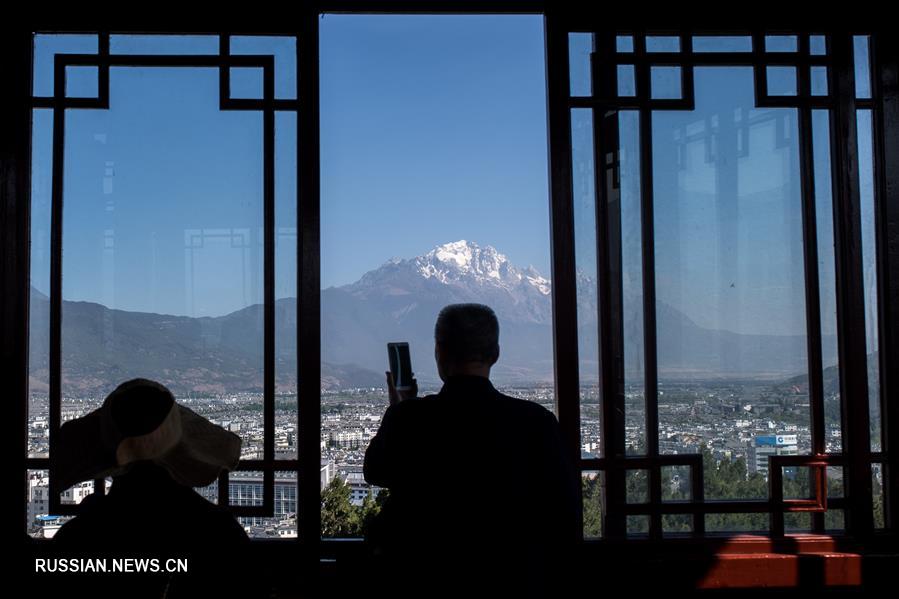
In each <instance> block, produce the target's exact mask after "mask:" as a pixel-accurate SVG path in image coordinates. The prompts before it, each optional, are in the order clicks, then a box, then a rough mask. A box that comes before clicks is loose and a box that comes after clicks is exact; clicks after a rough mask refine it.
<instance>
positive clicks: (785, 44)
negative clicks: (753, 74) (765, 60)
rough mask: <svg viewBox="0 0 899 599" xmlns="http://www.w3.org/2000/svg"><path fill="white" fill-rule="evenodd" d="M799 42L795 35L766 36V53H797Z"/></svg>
mask: <svg viewBox="0 0 899 599" xmlns="http://www.w3.org/2000/svg"><path fill="white" fill-rule="evenodd" d="M797 49H798V42H797V40H796V36H795V35H766V36H765V51H766V52H796V51H797Z"/></svg>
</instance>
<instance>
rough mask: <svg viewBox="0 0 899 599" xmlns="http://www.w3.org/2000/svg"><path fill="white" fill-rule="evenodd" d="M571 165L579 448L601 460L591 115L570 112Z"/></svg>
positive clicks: (586, 110) (579, 110)
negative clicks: (579, 413) (579, 411)
mask: <svg viewBox="0 0 899 599" xmlns="http://www.w3.org/2000/svg"><path fill="white" fill-rule="evenodd" d="M571 152H572V156H571V161H572V176H573V181H572V187H573V194H574V223H575V225H574V226H575V232H574V243H575V262H576V267H577V299H578V305H577V322H578V359H579V362H580V364H579V374H580V400H581V401H580V405H581V445H582V455H583V456H584V457H598V456H599V455H600V453H601V446H600V403H599V328H598V327H599V321H598V304H597V302H598V298H599V296H598V290H597V281H596V189H595V186H596V178H595V177H596V172H595V166H596V165H595V161H594V158H593V111H592V110H591V109H589V108H576V109H573V110H572V111H571Z"/></svg>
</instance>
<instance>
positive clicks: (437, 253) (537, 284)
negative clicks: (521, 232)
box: [413, 239, 551, 295]
mask: <svg viewBox="0 0 899 599" xmlns="http://www.w3.org/2000/svg"><path fill="white" fill-rule="evenodd" d="M413 262H414V263H415V265H416V267H417V270H418V273H419V274H420V275H421V276H423V277H425V278H426V279H430V278H434V279H436V280H438V281H440V282H441V283H444V284H449V283H451V282H455V281H461V280H463V279H474V280H475V281H476V282H480V283H489V284H492V285H496V286H499V287H504V288H508V289H511V288H512V287H517V286H519V285H521V284H522V283H524V282H525V281H527V283H528V284H530V285H531V286H532V287H534V288H535V289H537V290H538V291H539V292H540V293H541V294H543V295H549V293H550V289H551V286H550V282H549V280H548V279H545V278H544V277H542V276H540V273H538V272H537V270H536V269H534V267H533V266H531V267H529V268H527V269H526V270H524V271H522V270H520V269H518V268H516V267H515V266H513V265H512V264H511V263H510V262H509V259H508V258H507V257H506V256H505V255H504V254H501V253H499V252H498V251H497V250H496V248H494V247H493V246H489V245H487V246H483V247H481V246H479V245H478V244H477V243H475V242H473V241H466V240H464V239H461V240H459V241H453V242H450V243H444V244H443V245H439V246H437V247H436V248H434V249H433V250H431V251H430V252H428V253H427V254H425V255H423V256H419V257H418V258H415V259H414V260H413Z"/></svg>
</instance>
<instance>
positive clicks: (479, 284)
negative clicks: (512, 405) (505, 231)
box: [322, 240, 552, 381]
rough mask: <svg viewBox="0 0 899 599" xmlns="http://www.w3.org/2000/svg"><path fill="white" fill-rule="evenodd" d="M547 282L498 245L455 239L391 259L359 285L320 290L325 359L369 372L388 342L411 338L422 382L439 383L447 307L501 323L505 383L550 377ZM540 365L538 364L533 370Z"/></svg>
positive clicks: (549, 316) (323, 354) (380, 356)
mask: <svg viewBox="0 0 899 599" xmlns="http://www.w3.org/2000/svg"><path fill="white" fill-rule="evenodd" d="M551 290H552V287H551V283H550V281H549V279H547V278H546V277H544V276H543V275H542V274H541V273H540V272H538V271H537V269H535V268H534V267H533V266H529V267H527V268H519V267H518V266H516V265H514V264H512V263H511V262H510V261H509V259H508V258H507V257H506V256H505V255H504V254H502V253H500V252H499V251H497V250H496V248H494V247H492V246H489V245H486V246H481V245H479V244H477V243H475V242H473V241H466V240H460V241H455V242H452V243H445V244H443V245H439V246H437V247H435V248H433V249H431V250H430V251H429V252H427V253H425V254H422V255H420V256H416V257H413V258H406V259H401V258H393V259H391V260H388V261H387V262H386V263H384V264H383V265H381V266H380V267H379V268H377V269H375V270H372V271H370V272H367V273H366V274H364V275H363V276H362V277H361V278H360V279H359V280H358V281H356V282H355V283H351V284H349V285H344V286H342V287H332V288H329V289H325V290H323V291H322V356H323V359H325V360H328V361H333V362H336V363H355V364H360V365H363V366H365V367H366V368H379V367H381V366H382V362H383V355H382V354H384V353H385V352H386V348H385V346H384V344H385V343H386V342H387V341H400V340H406V341H409V343H410V346H411V348H412V357H413V367H414V368H416V372H417V373H418V375H419V377H420V378H421V380H428V379H430V380H433V381H436V368H435V366H434V358H433V350H434V341H433V331H434V322H435V321H436V319H437V314H438V313H439V312H440V309H441V308H443V306H445V305H447V304H451V303H460V302H478V303H483V304H487V305H489V306H491V307H492V308H493V309H494V311H495V312H496V314H497V317H498V318H499V321H500V331H501V332H500V343H501V350H500V351H501V353H502V354H503V358H502V360H501V362H502V365H500V366H499V367H498V368H499V370H498V373H499V375H500V378H502V377H503V373H506V374H508V375H509V376H508V378H509V379H516V378H521V377H524V378H532V380H544V379H548V378H549V377H551V376H552V367H551V366H552V361H551V356H552V347H551V343H550V342H551V339H552V328H551V327H552V300H551ZM538 364H539V365H538Z"/></svg>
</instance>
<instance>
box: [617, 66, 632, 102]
mask: <svg viewBox="0 0 899 599" xmlns="http://www.w3.org/2000/svg"><path fill="white" fill-rule="evenodd" d="M618 95H619V96H622V97H631V96H636V95H637V81H636V76H635V73H634V65H632V64H620V65H618Z"/></svg>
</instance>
